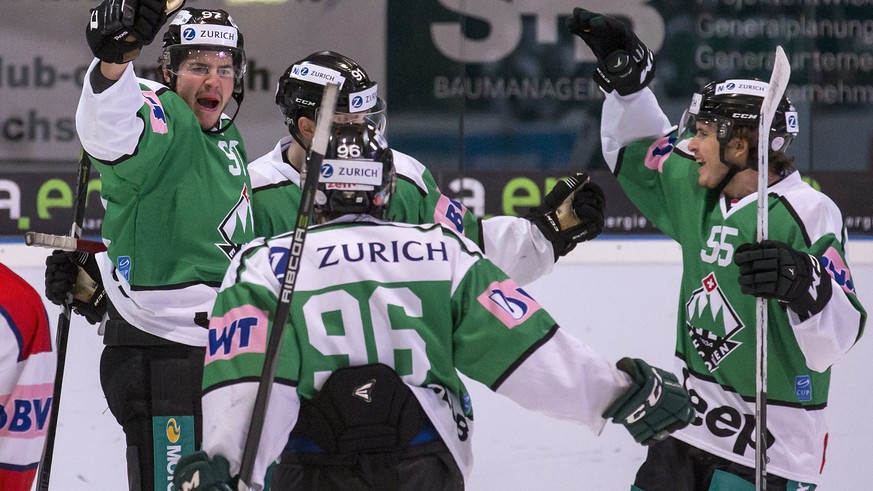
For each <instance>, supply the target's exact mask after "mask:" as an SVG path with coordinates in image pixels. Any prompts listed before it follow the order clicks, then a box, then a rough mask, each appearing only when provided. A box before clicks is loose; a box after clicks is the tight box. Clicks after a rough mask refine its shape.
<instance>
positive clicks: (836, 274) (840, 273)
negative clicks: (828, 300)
mask: <svg viewBox="0 0 873 491" xmlns="http://www.w3.org/2000/svg"><path fill="white" fill-rule="evenodd" d="M819 260H820V261H821V266H822V267H823V268H824V269H825V271H827V272H828V273H830V275H831V277H832V278H833V279H834V281H836V282H837V284H838V285H840V286H841V287H842V288H843V291H845V292H848V293H853V294H854V293H855V284H854V282H853V281H852V273H851V272H850V271H849V266H847V265H846V262H845V261H843V257H842V256H840V253H839V252H837V250H836V249H834V248H833V247H829V248H828V250H826V251H825V253H824V254H822V256H821V257H820V258H819Z"/></svg>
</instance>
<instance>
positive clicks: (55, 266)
mask: <svg viewBox="0 0 873 491" xmlns="http://www.w3.org/2000/svg"><path fill="white" fill-rule="evenodd" d="M45 266H46V268H45V296H46V298H47V299H49V300H50V301H51V302H52V303H54V304H55V305H65V304H69V305H70V307H72V309H73V310H74V311H75V312H76V313H77V314H79V315H81V316H83V317H85V319H87V320H88V322H90V323H91V324H97V323H99V322H100V320H101V319H103V314H105V313H106V290H105V289H104V288H103V284H102V283H101V282H100V270H99V269H98V267H97V260H96V259H94V256H93V255H92V254H89V253H87V252H70V253H68V252H64V251H54V252H53V253H52V254H51V255H50V256H48V257H47V258H46V259H45Z"/></svg>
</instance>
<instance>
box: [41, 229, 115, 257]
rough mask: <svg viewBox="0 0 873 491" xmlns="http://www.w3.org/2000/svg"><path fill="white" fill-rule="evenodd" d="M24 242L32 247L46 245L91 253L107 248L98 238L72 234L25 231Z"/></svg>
mask: <svg viewBox="0 0 873 491" xmlns="http://www.w3.org/2000/svg"><path fill="white" fill-rule="evenodd" d="M24 243H25V244H26V245H28V246H31V247H45V248H47V249H58V250H61V251H66V252H90V253H91V254H97V253H99V252H104V251H105V250H106V246H105V245H104V244H103V243H102V242H97V241H96V240H86V239H79V238H76V237H73V236H70V235H54V234H44V233H42V232H27V233H25V234H24Z"/></svg>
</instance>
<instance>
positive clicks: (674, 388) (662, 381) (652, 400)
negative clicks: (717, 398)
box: [603, 358, 694, 445]
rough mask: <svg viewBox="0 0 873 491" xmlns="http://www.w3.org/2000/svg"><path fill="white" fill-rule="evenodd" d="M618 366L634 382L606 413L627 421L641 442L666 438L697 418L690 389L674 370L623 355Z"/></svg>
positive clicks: (606, 416)
mask: <svg viewBox="0 0 873 491" xmlns="http://www.w3.org/2000/svg"><path fill="white" fill-rule="evenodd" d="M615 366H616V367H618V369H619V370H621V371H623V372H625V373H627V374H628V375H630V376H631V379H632V381H631V386H630V387H629V388H628V389H627V390H626V391H625V392H624V394H622V395H620V396H619V397H618V399H616V400H615V402H613V403H612V404H611V405H610V406H609V407H608V408H607V409H606V411H605V412H604V413H603V417H604V418H607V419H609V418H613V422H614V423H621V424H623V425H624V426H625V428H627V430H628V431H629V432H630V434H631V435H632V436H633V437H634V440H636V441H637V443H641V444H643V445H651V444H653V443H655V442H657V441H660V440H663V439H664V438H667V436H668V435H669V434H670V433H672V432H674V431H676V430H679V429H682V428H684V427H685V426H687V425H688V423H690V422H691V420H692V419H693V418H694V408H693V407H692V406H691V400H690V399H689V398H688V392H686V391H685V389H684V388H683V387H682V386H681V385H680V384H679V381H678V380H676V376H675V375H673V374H672V373H670V372H667V371H664V370H661V369H660V368H657V367H652V366H650V365H649V364H648V363H646V362H644V361H643V360H640V359H638V358H633V359H631V358H622V359H621V360H619V361H618V363H616V364H615Z"/></svg>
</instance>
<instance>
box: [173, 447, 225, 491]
mask: <svg viewBox="0 0 873 491" xmlns="http://www.w3.org/2000/svg"><path fill="white" fill-rule="evenodd" d="M231 484H232V483H231V478H230V464H229V463H228V462H227V459H225V458H224V457H222V456H221V455H216V456H215V458H214V459H212V460H209V456H208V455H206V452H204V451H202V450H200V451H199V452H194V453H192V454H191V455H186V456H184V457H182V458H181V459H179V462H177V463H176V471H175V472H174V473H173V485H174V486H175V489H184V490H185V491H234V490H235V489H236V486H233V487H231Z"/></svg>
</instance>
